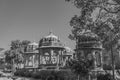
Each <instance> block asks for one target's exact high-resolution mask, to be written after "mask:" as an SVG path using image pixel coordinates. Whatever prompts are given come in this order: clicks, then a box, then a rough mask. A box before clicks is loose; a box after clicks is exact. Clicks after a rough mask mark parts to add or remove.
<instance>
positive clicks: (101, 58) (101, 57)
mask: <svg viewBox="0 0 120 80" xmlns="http://www.w3.org/2000/svg"><path fill="white" fill-rule="evenodd" d="M100 60H101V68H103V56H102V51H100Z"/></svg>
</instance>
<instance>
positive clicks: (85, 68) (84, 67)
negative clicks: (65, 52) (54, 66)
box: [68, 59, 93, 80]
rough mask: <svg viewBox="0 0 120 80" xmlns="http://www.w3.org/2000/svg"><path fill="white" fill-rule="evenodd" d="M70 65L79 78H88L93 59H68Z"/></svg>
mask: <svg viewBox="0 0 120 80" xmlns="http://www.w3.org/2000/svg"><path fill="white" fill-rule="evenodd" d="M68 65H69V67H70V68H71V70H72V72H74V73H75V74H76V75H78V80H79V78H80V77H81V78H86V76H87V75H89V71H90V70H91V69H92V65H93V61H90V60H88V59H79V60H78V59H71V60H70V61H68Z"/></svg>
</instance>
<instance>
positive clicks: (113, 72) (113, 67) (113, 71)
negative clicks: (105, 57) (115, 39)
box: [111, 46, 115, 80]
mask: <svg viewBox="0 0 120 80" xmlns="http://www.w3.org/2000/svg"><path fill="white" fill-rule="evenodd" d="M111 59H112V74H113V79H114V80H115V63H114V55H113V48H112V46H111Z"/></svg>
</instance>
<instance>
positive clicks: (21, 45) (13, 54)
mask: <svg viewBox="0 0 120 80" xmlns="http://www.w3.org/2000/svg"><path fill="white" fill-rule="evenodd" d="M29 43H30V41H28V40H23V41H20V40H13V41H11V47H10V50H7V51H6V52H5V55H6V57H5V61H6V62H7V63H12V60H13V59H14V61H15V63H21V62H22V61H23V56H22V54H23V52H24V49H25V48H26V47H27V45H28V44H29Z"/></svg>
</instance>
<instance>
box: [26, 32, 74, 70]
mask: <svg viewBox="0 0 120 80" xmlns="http://www.w3.org/2000/svg"><path fill="white" fill-rule="evenodd" d="M71 58H73V51H72V50H71V49H70V48H69V47H66V46H65V44H63V43H62V42H61V41H60V39H59V38H58V37H57V36H55V35H54V34H53V33H52V32H50V33H49V35H48V36H45V37H43V38H42V39H40V41H39V43H36V42H33V43H30V44H29V45H28V46H27V49H26V51H25V52H24V68H39V69H59V68H61V67H65V66H66V61H67V60H69V59H71Z"/></svg>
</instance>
